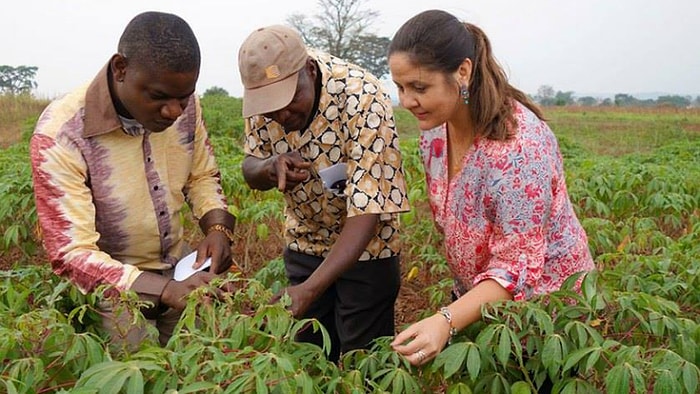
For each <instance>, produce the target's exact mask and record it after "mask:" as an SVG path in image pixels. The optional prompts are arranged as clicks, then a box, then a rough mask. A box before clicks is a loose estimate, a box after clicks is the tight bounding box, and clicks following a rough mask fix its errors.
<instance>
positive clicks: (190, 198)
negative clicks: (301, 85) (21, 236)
mask: <svg viewBox="0 0 700 394" xmlns="http://www.w3.org/2000/svg"><path fill="white" fill-rule="evenodd" d="M31 162H32V175H33V181H34V193H35V198H36V206H37V213H38V217H39V224H40V226H41V230H42V234H43V244H44V247H45V249H46V251H47V253H48V256H49V259H50V261H51V265H52V268H53V270H54V272H55V273H56V274H58V275H61V276H63V277H66V278H68V279H69V280H71V281H72V282H73V283H74V284H75V285H76V286H77V287H78V288H79V289H80V290H81V291H83V292H88V291H91V290H93V289H94V288H95V287H96V286H98V285H101V284H108V285H114V286H115V287H116V288H117V289H118V290H126V289H132V290H135V291H137V292H139V293H148V294H154V295H159V294H161V292H162V289H163V287H164V286H165V284H166V283H167V279H166V278H165V277H163V276H161V275H159V274H157V273H158V272H159V271H162V270H166V269H169V268H172V266H173V264H174V263H176V262H177V260H178V259H179V258H180V257H182V253H184V252H185V248H186V245H185V241H184V240H183V237H182V235H183V229H182V224H181V221H180V220H181V219H180V211H181V209H182V208H183V207H184V204H185V202H187V203H189V204H190V206H191V208H192V212H193V213H194V215H195V217H197V218H200V217H202V216H203V215H204V214H206V213H207V212H209V211H210V210H212V209H227V205H226V200H225V197H224V195H223V192H222V188H221V185H220V176H219V170H218V167H217V165H216V162H215V159H214V156H213V152H212V148H211V145H210V143H209V138H208V136H207V132H206V129H205V127H204V124H203V121H202V114H201V107H200V105H199V100H198V98H197V97H196V95H192V97H191V98H190V101H189V104H188V105H187V108H186V109H185V112H184V113H183V114H182V115H181V116H180V117H179V118H178V119H177V121H176V122H175V123H174V124H173V125H172V126H171V127H169V128H167V129H166V130H164V131H162V132H158V133H151V132H149V131H147V130H143V129H142V130H141V131H139V130H130V131H127V130H125V129H124V128H123V125H122V122H121V121H120V118H119V116H118V115H117V113H116V111H115V109H114V106H113V104H112V100H111V98H110V94H109V88H108V84H107V68H106V67H105V68H103V69H102V71H100V73H99V74H98V75H97V77H96V78H95V79H94V80H93V81H92V83H90V84H89V85H86V86H84V87H82V88H80V89H78V90H76V91H74V92H72V93H69V94H68V95H66V96H64V97H62V98H60V99H58V100H56V101H54V102H52V103H51V104H50V105H49V106H48V107H47V108H46V109H45V110H44V112H43V113H42V115H41V117H40V118H39V121H38V123H37V126H36V129H35V131H34V135H33V136H32V139H31ZM148 271H152V272H148ZM141 275H146V277H142V278H141V280H139V281H138V283H139V285H137V286H136V287H141V286H145V287H143V288H136V287H133V286H132V285H134V282H135V281H136V278H137V277H139V276H141ZM144 278H147V279H148V280H143V279H144Z"/></svg>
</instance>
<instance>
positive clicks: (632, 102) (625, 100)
mask: <svg viewBox="0 0 700 394" xmlns="http://www.w3.org/2000/svg"><path fill="white" fill-rule="evenodd" d="M639 104H640V103H639V100H637V99H636V98H635V97H634V96H632V95H629V94H627V93H618V94H616V95H615V105H616V106H618V107H632V106H637V105H639Z"/></svg>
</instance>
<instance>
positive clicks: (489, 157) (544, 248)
mask: <svg viewBox="0 0 700 394" xmlns="http://www.w3.org/2000/svg"><path fill="white" fill-rule="evenodd" d="M515 116H516V119H517V130H516V133H515V136H514V137H513V138H512V139H510V140H507V141H494V140H489V139H486V138H477V139H476V140H475V141H474V143H473V145H472V146H471V147H470V148H469V150H468V151H467V153H466V154H465V155H464V158H463V159H462V165H461V170H460V171H459V172H458V173H456V174H455V175H454V176H453V178H452V179H451V180H449V179H448V175H447V174H448V170H447V167H448V158H447V154H448V153H447V152H448V150H447V126H446V125H445V124H443V125H442V126H438V127H436V128H434V129H431V130H427V131H424V132H423V133H422V135H421V139H420V149H421V155H422V158H423V164H424V166H425V172H426V181H427V186H428V194H429V196H430V206H431V209H432V211H433V217H434V219H435V222H436V225H437V227H438V228H439V229H440V231H442V232H443V233H444V235H445V246H446V249H447V262H448V264H449V266H450V268H451V270H452V273H453V275H454V276H455V292H456V293H457V294H458V295H462V294H464V293H465V292H466V291H468V290H469V289H471V288H472V287H473V286H475V285H476V284H478V283H479V282H481V281H483V280H486V279H493V280H496V281H497V282H498V283H499V284H500V285H501V286H503V287H504V288H505V289H507V290H508V291H509V292H510V293H511V294H512V295H513V298H514V299H515V300H523V299H527V298H530V297H532V296H534V295H537V294H543V293H549V292H552V291H555V290H558V289H559V288H560V286H561V284H562V283H563V282H564V280H565V279H566V278H567V277H569V276H570V275H571V274H574V273H576V272H580V271H589V270H592V269H593V268H594V264H593V259H592V258H591V254H590V251H589V249H588V242H587V237H586V233H585V232H584V230H583V228H582V227H581V224H580V223H579V221H578V219H577V217H576V214H575V213H574V210H573V208H572V206H571V202H570V201H569V196H568V193H567V191H566V183H565V179H564V169H563V160H562V157H561V153H560V151H559V145H558V143H557V140H556V137H555V136H554V134H553V133H552V131H551V130H550V129H549V127H548V126H547V124H546V123H545V122H544V121H542V120H540V119H539V118H537V116H536V115H535V114H534V113H532V112H531V111H530V110H528V109H527V108H526V107H525V106H523V105H522V104H520V103H516V108H515Z"/></svg>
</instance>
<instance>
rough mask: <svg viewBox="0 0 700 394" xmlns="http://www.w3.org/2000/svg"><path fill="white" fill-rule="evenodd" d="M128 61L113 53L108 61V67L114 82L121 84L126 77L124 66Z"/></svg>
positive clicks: (122, 56)
mask: <svg viewBox="0 0 700 394" xmlns="http://www.w3.org/2000/svg"><path fill="white" fill-rule="evenodd" d="M127 63H128V60H127V58H126V57H124V55H122V54H120V53H115V54H114V55H112V58H111V59H110V60H109V67H110V70H111V71H112V76H113V78H114V81H115V82H123V81H124V77H125V76H126V66H127Z"/></svg>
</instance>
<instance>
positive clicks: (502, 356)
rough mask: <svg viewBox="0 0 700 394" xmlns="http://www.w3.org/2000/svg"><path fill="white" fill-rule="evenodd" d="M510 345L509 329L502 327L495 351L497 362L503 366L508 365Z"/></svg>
mask: <svg viewBox="0 0 700 394" xmlns="http://www.w3.org/2000/svg"><path fill="white" fill-rule="evenodd" d="M511 344H512V342H511V338H510V328H508V327H504V328H503V330H501V335H500V337H499V340H498V349H497V350H496V358H498V361H500V363H501V364H503V365H504V366H505V365H508V359H509V358H510V346H511Z"/></svg>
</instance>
